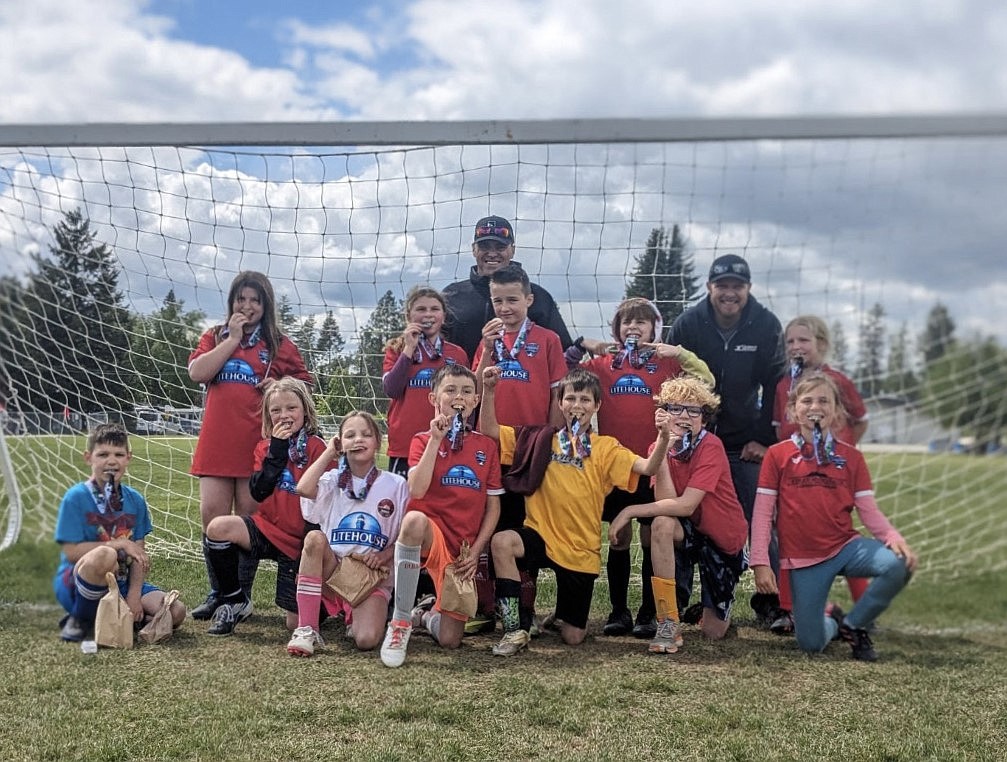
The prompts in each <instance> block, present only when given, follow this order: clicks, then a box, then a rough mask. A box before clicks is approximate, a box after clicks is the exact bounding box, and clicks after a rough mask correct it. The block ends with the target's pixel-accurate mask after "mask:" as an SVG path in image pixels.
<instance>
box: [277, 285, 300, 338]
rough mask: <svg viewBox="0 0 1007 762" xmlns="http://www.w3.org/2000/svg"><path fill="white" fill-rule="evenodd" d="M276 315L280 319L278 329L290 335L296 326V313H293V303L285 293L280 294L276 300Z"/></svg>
mask: <svg viewBox="0 0 1007 762" xmlns="http://www.w3.org/2000/svg"><path fill="white" fill-rule="evenodd" d="M276 317H277V319H278V320H279V321H280V330H281V331H282V332H283V334H284V335H285V336H290V335H291V333H292V332H293V330H294V328H296V327H297V315H296V314H295V313H294V305H292V304H291V303H290V297H289V296H287V295H286V294H280V298H279V299H278V300H277V304H276Z"/></svg>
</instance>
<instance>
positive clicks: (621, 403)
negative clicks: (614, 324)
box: [583, 357, 682, 457]
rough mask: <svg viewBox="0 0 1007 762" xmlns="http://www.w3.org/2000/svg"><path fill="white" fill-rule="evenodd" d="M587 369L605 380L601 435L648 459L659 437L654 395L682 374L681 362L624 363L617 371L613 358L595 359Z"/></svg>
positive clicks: (669, 358)
mask: <svg viewBox="0 0 1007 762" xmlns="http://www.w3.org/2000/svg"><path fill="white" fill-rule="evenodd" d="M583 367H585V368H587V369H588V370H589V371H591V372H592V373H594V374H595V375H597V376H598V378H599V379H600V380H601V401H602V405H601V407H600V408H599V409H598V433H600V434H604V435H606V436H610V437H615V438H616V439H618V440H619V444H621V445H622V446H623V447H628V448H629V449H630V450H632V451H633V452H635V453H636V454H637V455H640V456H641V457H642V456H645V455H646V453H647V452H649V450H650V446H651V445H652V444H653V443H654V439H656V438H657V430H656V429H655V428H654V408H655V407H656V406H657V403H655V402H654V395H655V394H657V392H658V391H660V388H661V383H662V382H664V381H666V380H667V379H669V378H674V377H675V376H678V375H679V374H681V372H682V366H681V365H680V364H679V362H678V360H676V359H675V358H674V357H668V358H662V359H656V360H655V359H651V360H649V361H648V362H647V363H646V364H645V365H644V366H643V367H642V368H634V367H632V366H631V365H630V364H629V363H628V362H624V363H623V365H622V367H621V368H613V367H612V358H611V357H595V358H594V359H592V360H589V361H588V362H586V363H584V366H583Z"/></svg>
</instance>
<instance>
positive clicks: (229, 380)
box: [213, 357, 261, 386]
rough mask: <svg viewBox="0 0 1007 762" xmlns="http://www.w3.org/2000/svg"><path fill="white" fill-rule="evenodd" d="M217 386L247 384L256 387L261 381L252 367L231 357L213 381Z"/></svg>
mask: <svg viewBox="0 0 1007 762" xmlns="http://www.w3.org/2000/svg"><path fill="white" fill-rule="evenodd" d="M213 380H214V381H215V382H216V383H218V384H248V385H250V386H257V385H258V383H259V381H260V380H261V379H260V378H259V376H258V374H257V373H256V372H255V371H254V370H252V366H251V365H249V364H248V363H247V362H245V361H244V360H239V359H238V358H237V357H232V358H231V359H230V360H228V361H227V362H225V363H224V367H223V368H221V369H220V372H219V373H217V377H216V378H214V379H213Z"/></svg>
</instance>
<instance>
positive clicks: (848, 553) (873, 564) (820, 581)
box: [790, 537, 911, 653]
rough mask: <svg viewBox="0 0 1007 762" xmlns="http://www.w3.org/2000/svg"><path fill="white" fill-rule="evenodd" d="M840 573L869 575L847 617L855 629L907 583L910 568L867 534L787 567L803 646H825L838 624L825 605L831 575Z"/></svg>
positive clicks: (808, 648) (864, 624)
mask: <svg viewBox="0 0 1007 762" xmlns="http://www.w3.org/2000/svg"><path fill="white" fill-rule="evenodd" d="M839 575H844V576H847V577H870V578H872V580H871V584H870V585H868V587H867V592H865V593H864V595H863V597H862V598H861V599H860V600H859V601H857V602H856V604H854V606H853V608H852V609H850V611H849V613H847V614H846V619H845V622H846V624H847V625H849V626H850V627H852V628H854V629H867V628H868V627H870V626H871V625H872V624H873V623H874V620H875V619H877V618H878V616H879V615H880V614H881V612H882V611H884V610H885V609H887V608H888V607H889V606H890V605H891V602H892V599H894V598H895V596H896V595H898V594H899V591H901V590H902V588H903V587H905V586H906V583H907V582H908V581H909V577H910V576H911V573H910V572H909V569H908V568H906V563H905V560H904V559H902V558H900V557H899V556H897V555H895V553H893V552H892V551H891V550H890V549H888V548H887V547H885V544H884V543H883V542H880V541H879V540H875V539H870V538H867V537H858V538H855V539H853V540H850V542H848V543H847V544H846V545H844V546H843V549H842V550H840V551H839V552H838V553H836V555H834V556H833V557H832V558H829V559H826V560H825V561H822V562H821V563H817V564H815V565H814V566H806V567H804V568H802V569H791V570H790V585H791V587H792V588H793V592H794V610H793V616H794V634H795V635H796V636H797V645H798V646H800V648H801V650H802V651H807V652H808V653H818V652H819V651H823V650H824V649H825V646H827V645H828V644H829V641H831V640H832V639H833V638H835V637H836V635H837V634H838V630H839V625H837V624H836V621H835V620H834V619H833V618H832V617H830V616H826V615H825V614H824V611H825V605H826V603H827V602H828V599H829V590H830V589H831V588H832V581H833V580H834V579H835V578H836V577H837V576H839Z"/></svg>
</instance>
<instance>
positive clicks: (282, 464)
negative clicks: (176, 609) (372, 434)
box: [204, 376, 325, 635]
mask: <svg viewBox="0 0 1007 762" xmlns="http://www.w3.org/2000/svg"><path fill="white" fill-rule="evenodd" d="M260 425H261V431H262V436H263V439H261V440H260V441H259V444H258V445H257V446H256V447H255V453H254V456H253V457H254V468H255V471H254V473H252V477H251V478H250V479H249V480H248V486H249V494H250V495H251V496H252V499H253V500H255V501H256V502H257V503H258V510H257V511H256V512H255V513H253V514H252V515H251V516H241V515H235V516H217V517H216V518H215V519H213V521H211V522H210V524H209V526H207V528H206V541H205V543H204V548H205V550H206V558H207V561H208V563H209V564H210V569H211V570H212V573H213V576H214V579H216V580H217V581H218V582H219V584H220V591H219V599H218V600H219V602H218V604H217V608H216V610H215V611H214V612H213V616H212V617H211V619H212V622H211V624H210V628H209V629H208V630H207V633H208V634H210V635H230V634H231V633H233V632H234V628H235V627H236V626H237V624H238V623H239V622H242V621H244V620H245V619H247V618H248V616H249V615H250V614H251V608H252V600H251V597H250V595H251V590H250V589H248V590H246V589H245V588H244V587H243V586H242V585H243V581H242V574H243V573H245V574H247V575H248V577H249V580H251V579H254V578H255V571H256V569H258V566H259V561H260V560H261V559H263V558H268V559H271V560H273V561H275V562H276V596H275V599H274V600H275V601H276V605H277V606H279V607H280V608H281V609H282V610H283V611H284V613H285V614H286V626H287V629H289V630H292V629H294V627H295V626H296V624H297V599H296V598H295V596H294V579H295V576H296V574H297V559H298V557H299V556H300V555H301V544H302V543H303V541H304V519H302V518H301V501H300V498H299V497H298V496H297V493H296V487H297V480H298V479H299V478H300V477H301V475H302V474H303V473H304V471H305V469H306V468H307V467H308V464H309V463H312V462H314V461H315V460H316V459H317V458H318V457H319V456H321V454H322V453H323V452H324V451H325V441H324V440H323V439H322V438H321V437H320V436H318V416H317V415H316V413H315V405H314V402H313V401H312V399H311V390H310V389H309V388H308V385H307V384H305V383H304V382H303V381H301V380H300V379H297V378H292V377H290V376H285V377H283V378H281V379H279V380H277V381H274V382H273V383H272V384H271V385H270V386H269V388H268V389H267V390H266V392H265V394H264V396H263V398H262V414H261V424H260Z"/></svg>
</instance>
